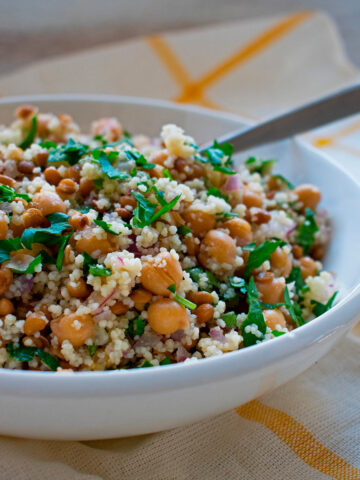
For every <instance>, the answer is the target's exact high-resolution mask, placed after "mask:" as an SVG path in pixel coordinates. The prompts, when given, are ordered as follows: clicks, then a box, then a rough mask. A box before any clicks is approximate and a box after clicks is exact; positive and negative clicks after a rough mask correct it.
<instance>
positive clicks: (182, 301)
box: [174, 295, 197, 310]
mask: <svg viewBox="0 0 360 480" xmlns="http://www.w3.org/2000/svg"><path fill="white" fill-rule="evenodd" d="M174 300H176V301H177V302H178V303H180V304H181V305H184V307H186V308H188V309H189V310H195V308H196V307H197V305H196V303H193V302H190V300H188V299H187V298H184V297H181V296H180V295H174Z"/></svg>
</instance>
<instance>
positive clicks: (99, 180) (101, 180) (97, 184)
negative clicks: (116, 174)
mask: <svg viewBox="0 0 360 480" xmlns="http://www.w3.org/2000/svg"><path fill="white" fill-rule="evenodd" d="M104 181H105V179H104V178H102V177H99V178H95V179H94V180H93V184H94V185H95V188H96V190H101V189H102V188H103V185H104Z"/></svg>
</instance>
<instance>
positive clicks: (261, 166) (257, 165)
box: [245, 157, 275, 175]
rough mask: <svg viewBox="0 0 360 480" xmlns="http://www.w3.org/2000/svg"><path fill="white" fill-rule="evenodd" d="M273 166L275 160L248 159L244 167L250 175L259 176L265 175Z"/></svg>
mask: <svg viewBox="0 0 360 480" xmlns="http://www.w3.org/2000/svg"><path fill="white" fill-rule="evenodd" d="M274 164H275V160H260V159H259V158H255V157H249V158H248V159H247V160H246V162H245V165H246V167H247V169H248V170H249V171H250V172H251V173H255V172H257V173H260V175H265V174H266V173H269V172H271V169H272V168H273V166H274Z"/></svg>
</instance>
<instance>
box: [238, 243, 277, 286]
mask: <svg viewBox="0 0 360 480" xmlns="http://www.w3.org/2000/svg"><path fill="white" fill-rule="evenodd" d="M284 245H286V242H283V241H282V240H279V239H276V238H272V239H270V240H265V242H263V243H262V244H261V245H259V246H258V247H256V248H254V249H253V250H251V251H250V255H249V259H248V262H247V264H246V268H245V272H244V276H245V277H248V276H249V275H250V273H251V272H252V271H253V270H255V268H258V267H260V265H262V264H263V263H264V262H265V261H266V260H268V259H269V258H270V256H271V254H272V253H273V252H275V250H276V249H277V248H278V247H280V246H281V247H282V246H284Z"/></svg>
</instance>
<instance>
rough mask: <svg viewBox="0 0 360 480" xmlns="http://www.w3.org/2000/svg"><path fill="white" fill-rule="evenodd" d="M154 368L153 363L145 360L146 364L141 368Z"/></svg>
mask: <svg viewBox="0 0 360 480" xmlns="http://www.w3.org/2000/svg"><path fill="white" fill-rule="evenodd" d="M153 366H154V365H153V364H152V363H151V362H149V360H145V362H144V363H143V364H142V365H141V366H140V367H139V368H149V367H153Z"/></svg>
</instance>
